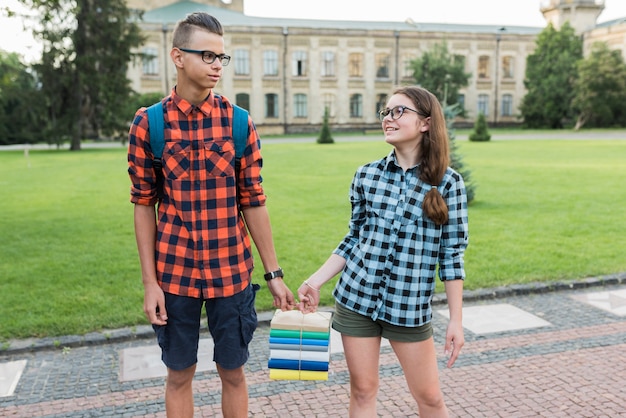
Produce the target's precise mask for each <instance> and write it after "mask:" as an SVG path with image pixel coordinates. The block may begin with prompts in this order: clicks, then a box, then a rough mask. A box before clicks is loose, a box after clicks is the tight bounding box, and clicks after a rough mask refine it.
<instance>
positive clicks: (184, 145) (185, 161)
mask: <svg viewBox="0 0 626 418" xmlns="http://www.w3.org/2000/svg"><path fill="white" fill-rule="evenodd" d="M190 146H191V144H190V142H189V141H175V142H166V143H165V147H164V149H163V174H164V176H165V177H167V178H168V179H170V180H183V179H186V178H188V177H189V168H190V166H191V164H190V161H189V153H190V152H191V150H190Z"/></svg>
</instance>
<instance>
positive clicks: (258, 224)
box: [242, 205, 296, 311]
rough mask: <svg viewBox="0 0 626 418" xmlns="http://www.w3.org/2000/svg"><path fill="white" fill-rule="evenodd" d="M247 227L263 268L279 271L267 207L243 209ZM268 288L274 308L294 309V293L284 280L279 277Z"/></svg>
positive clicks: (268, 283) (268, 270)
mask: <svg viewBox="0 0 626 418" xmlns="http://www.w3.org/2000/svg"><path fill="white" fill-rule="evenodd" d="M242 213H243V217H244V220H245V221H246V226H247V227H248V231H249V232H250V236H251V237H252V240H253V241H254V245H255V246H256V248H257V250H258V251H259V256H260V257H261V262H262V263H263V268H264V269H265V271H266V272H270V271H276V270H278V268H279V266H278V260H277V258H276V250H275V249H274V240H273V238H272V227H271V225H270V217H269V213H268V211H267V208H266V207H265V205H261V206H250V207H246V208H244V209H242ZM267 287H268V288H269V290H270V292H271V293H272V295H273V296H274V306H275V307H277V308H280V309H281V310H283V311H284V310H287V309H293V307H294V306H295V304H296V303H295V300H294V297H293V293H292V292H291V290H289V288H288V287H287V286H286V285H285V282H284V281H283V279H282V278H280V277H277V278H275V279H272V280H269V281H268V282H267Z"/></svg>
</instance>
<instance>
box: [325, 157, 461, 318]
mask: <svg viewBox="0 0 626 418" xmlns="http://www.w3.org/2000/svg"><path fill="white" fill-rule="evenodd" d="M431 187H432V186H430V185H428V184H426V183H424V182H423V181H422V180H420V179H419V165H418V166H416V167H413V168H411V169H409V170H407V171H406V172H403V170H402V168H400V167H399V166H398V165H397V164H396V160H395V153H394V151H391V152H390V153H389V155H388V156H387V157H385V158H383V159H381V160H379V161H374V162H372V163H369V164H366V165H364V166H362V167H360V168H359V169H358V170H357V172H356V174H355V175H354V179H353V180H352V185H351V187H350V202H351V204H352V218H351V219H350V230H349V232H348V234H346V236H345V238H344V239H343V241H342V242H341V243H340V244H339V245H338V246H337V248H336V249H335V251H334V253H335V254H338V255H340V256H342V257H343V258H345V259H346V266H345V268H344V270H343V272H342V274H341V277H340V278H339V281H338V282H337V286H336V287H335V290H334V295H335V299H336V300H337V302H338V303H340V304H342V305H344V306H345V307H346V308H348V309H350V310H352V311H355V312H358V313H360V314H362V315H365V316H368V317H370V318H372V320H378V319H380V320H382V321H385V322H388V323H391V324H393V325H399V326H406V327H416V326H420V325H423V324H426V323H428V322H429V321H430V320H431V319H432V308H431V300H432V296H433V293H434V291H435V274H436V271H437V266H438V267H439V278H440V279H441V280H442V281H445V280H463V279H465V270H464V265H463V255H464V252H465V248H466V247H467V243H468V221H467V196H466V192H465V185H464V183H463V178H462V177H461V176H460V175H459V174H458V173H457V172H456V171H454V170H452V169H451V168H448V169H447V170H446V173H445V175H444V177H443V180H442V181H441V184H440V185H439V186H438V189H439V192H441V194H442V196H443V198H444V200H445V202H446V204H447V206H448V218H449V220H448V222H447V223H446V224H444V225H440V226H438V225H436V224H435V223H434V222H432V221H431V220H430V219H428V218H427V217H426V216H425V215H424V214H423V213H422V202H423V201H424V196H425V195H426V192H428V191H429V190H430V189H431Z"/></svg>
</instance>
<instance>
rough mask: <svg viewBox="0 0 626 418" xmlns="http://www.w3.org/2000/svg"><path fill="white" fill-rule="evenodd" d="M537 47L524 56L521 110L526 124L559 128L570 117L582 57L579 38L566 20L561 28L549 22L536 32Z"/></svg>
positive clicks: (532, 126) (569, 120)
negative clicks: (558, 29) (538, 32)
mask: <svg viewBox="0 0 626 418" xmlns="http://www.w3.org/2000/svg"><path fill="white" fill-rule="evenodd" d="M536 44H537V48H536V49H535V51H534V52H533V53H532V54H530V55H529V56H528V57H527V59H526V78H525V79H524V85H525V87H526V89H527V91H528V92H527V93H526V96H524V98H523V100H522V103H521V106H520V111H521V113H522V116H523V118H524V125H525V126H526V127H528V128H551V129H559V128H563V126H564V125H565V124H566V123H568V122H571V120H572V118H573V115H574V113H573V110H572V100H573V98H574V88H573V87H574V83H575V82H576V78H577V68H576V63H577V62H578V60H580V59H581V58H582V51H583V49H582V41H581V39H580V37H579V36H578V35H576V33H575V32H574V29H573V28H572V27H571V26H570V24H569V23H568V22H566V23H565V24H564V25H563V26H562V27H561V30H560V31H557V30H556V29H554V27H553V26H552V24H549V25H548V26H547V27H546V28H545V29H544V30H543V31H542V32H541V33H540V34H539V36H537V42H536Z"/></svg>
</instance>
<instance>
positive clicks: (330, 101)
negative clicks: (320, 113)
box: [322, 93, 335, 118]
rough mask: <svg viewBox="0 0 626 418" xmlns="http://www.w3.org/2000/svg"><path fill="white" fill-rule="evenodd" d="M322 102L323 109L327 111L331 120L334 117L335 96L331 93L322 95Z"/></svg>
mask: <svg viewBox="0 0 626 418" xmlns="http://www.w3.org/2000/svg"><path fill="white" fill-rule="evenodd" d="M322 102H323V103H324V108H325V109H328V116H329V117H331V118H334V117H335V95H334V94H332V93H324V95H323V96H322Z"/></svg>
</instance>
